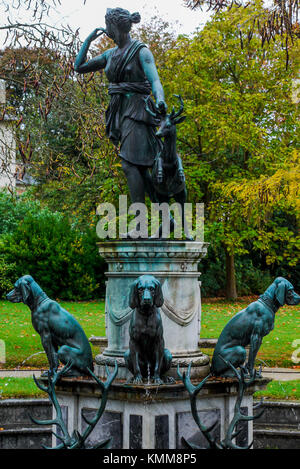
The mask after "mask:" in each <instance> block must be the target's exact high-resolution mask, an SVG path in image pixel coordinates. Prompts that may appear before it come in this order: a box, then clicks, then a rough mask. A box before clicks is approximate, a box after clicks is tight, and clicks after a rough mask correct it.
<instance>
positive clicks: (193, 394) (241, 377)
mask: <svg viewBox="0 0 300 469" xmlns="http://www.w3.org/2000/svg"><path fill="white" fill-rule="evenodd" d="M221 358H222V360H223V361H224V362H225V363H226V365H228V366H229V367H230V368H231V369H232V370H233V372H234V374H235V376H236V377H237V379H238V382H239V389H238V395H237V399H236V403H235V406H234V415H233V418H232V420H231V422H230V424H229V427H228V430H227V432H226V436H225V438H224V439H223V440H222V441H221V442H217V441H216V438H215V437H213V436H212V435H211V431H212V430H213V429H214V428H215V426H216V425H217V422H215V423H214V424H213V425H212V426H211V427H209V428H207V427H205V425H203V424H202V423H201V421H200V418H199V414H198V412H197V405H196V398H197V394H198V393H199V391H200V390H201V389H202V387H203V385H204V384H205V383H206V381H207V380H208V378H210V377H211V376H212V374H211V373H210V374H209V375H208V376H206V378H204V379H203V380H202V381H201V383H199V384H198V385H197V386H194V385H193V384H192V383H191V380H190V374H191V364H190V365H189V367H188V372H187V375H185V373H183V375H182V374H181V373H180V371H179V366H178V368H177V373H178V376H179V377H180V379H181V380H182V381H183V384H184V386H185V388H186V390H187V391H188V393H189V395H190V401H191V411H192V415H193V418H194V420H195V422H196V424H197V425H198V427H199V429H200V431H201V432H202V433H203V435H204V436H205V438H206V440H207V441H208V443H209V446H210V448H211V449H250V448H251V446H252V445H253V441H252V442H251V443H250V444H249V445H247V446H245V447H244V446H243V447H242V446H238V445H236V444H235V443H233V441H232V440H233V439H234V438H236V437H237V436H238V435H239V433H240V432H241V431H242V430H238V431H236V432H234V430H235V429H236V426H237V424H238V423H239V422H242V421H252V420H255V419H257V418H259V417H260V416H261V415H262V414H263V412H264V409H262V410H261V411H260V412H259V413H258V414H256V415H253V416H248V415H243V414H242V413H241V404H242V400H243V397H244V393H245V390H246V389H247V388H248V387H249V386H250V385H251V384H253V382H254V381H255V379H256V377H257V372H256V370H255V372H254V375H253V376H252V377H251V378H250V379H249V380H248V381H246V380H245V372H244V370H243V368H240V370H241V372H240V373H239V372H238V370H237V369H236V368H235V367H234V366H233V365H232V364H231V363H230V362H228V361H227V360H224V358H223V357H221ZM262 403H263V399H262V400H261V401H260V402H259V403H258V404H256V405H255V406H253V409H257V408H259V407H260V406H261V405H262ZM182 441H183V442H184V444H185V445H186V446H188V447H190V448H192V449H199V448H197V446H196V445H191V443H188V442H187V441H186V440H185V439H184V438H182Z"/></svg>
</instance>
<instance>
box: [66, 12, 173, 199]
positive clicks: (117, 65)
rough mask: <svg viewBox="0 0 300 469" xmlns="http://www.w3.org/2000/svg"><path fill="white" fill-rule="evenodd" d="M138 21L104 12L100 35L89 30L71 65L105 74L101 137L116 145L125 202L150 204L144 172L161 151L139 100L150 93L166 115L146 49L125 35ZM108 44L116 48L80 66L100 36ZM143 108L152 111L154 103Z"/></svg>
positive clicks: (154, 122) (149, 187)
mask: <svg viewBox="0 0 300 469" xmlns="http://www.w3.org/2000/svg"><path fill="white" fill-rule="evenodd" d="M139 21H140V15H139V14H138V13H133V14H132V15H131V14H130V13H129V11H127V10H124V9H122V8H115V9H108V10H107V13H106V16H105V22H106V29H104V28H97V29H95V30H94V31H93V32H92V33H91V34H90V35H89V36H88V38H87V39H86V40H85V41H84V43H83V45H82V47H81V49H80V51H79V53H78V55H77V58H76V61H75V70H76V72H78V73H88V72H95V71H98V70H102V69H104V70H105V73H106V76H107V78H108V80H109V82H110V84H109V88H108V92H109V94H110V97H111V99H110V104H109V107H108V109H107V112H106V133H107V135H108V137H109V138H110V139H111V140H112V142H113V143H114V144H115V145H119V144H120V157H121V161H122V167H123V170H124V172H125V175H126V178H127V182H128V186H129V190H130V196H131V201H132V202H133V203H134V202H142V203H143V202H144V201H145V191H146V192H147V193H148V194H149V196H150V199H151V200H152V201H155V195H154V192H153V188H152V184H151V178H150V174H149V171H148V168H150V167H152V165H153V162H154V158H155V156H156V154H157V153H158V151H159V148H160V146H161V144H160V141H159V139H158V138H157V137H156V136H155V127H156V126H157V124H158V122H157V120H156V119H155V118H153V117H152V116H151V115H149V113H147V111H146V110H145V102H144V100H145V98H146V97H149V95H150V93H151V91H152V93H153V95H154V98H155V101H156V108H157V109H158V110H160V111H166V109H167V105H166V103H165V98H164V91H163V87H162V85H161V82H160V79H159V76H158V72H157V69H156V66H155V62H154V58H153V55H152V53H151V52H150V50H149V49H148V47H147V46H146V45H145V44H143V43H141V42H140V41H137V40H132V39H131V37H130V34H129V32H130V30H131V27H132V24H133V23H138V22H139ZM103 33H105V34H107V36H108V37H110V38H111V39H113V40H114V42H115V43H116V44H117V46H116V47H114V48H112V49H109V50H107V51H105V52H104V53H103V54H101V55H99V56H98V57H95V58H93V59H91V60H88V61H86V55H87V52H88V49H89V47H90V44H91V42H92V41H94V40H95V39H97V38H98V37H99V36H100V35H101V34H103ZM148 105H149V106H150V107H151V109H152V110H153V111H154V109H155V105H154V102H153V101H152V100H151V99H149V103H148Z"/></svg>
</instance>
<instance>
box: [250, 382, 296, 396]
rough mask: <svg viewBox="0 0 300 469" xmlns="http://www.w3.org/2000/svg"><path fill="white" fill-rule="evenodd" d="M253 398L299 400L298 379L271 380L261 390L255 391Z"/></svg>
mask: <svg viewBox="0 0 300 469" xmlns="http://www.w3.org/2000/svg"><path fill="white" fill-rule="evenodd" d="M254 397H255V399H260V398H262V397H263V398H264V399H271V400H274V401H276V400H280V401H281V400H299V399H300V380H299V379H298V380H294V381H272V382H271V383H269V384H268V385H267V388H266V389H264V390H263V391H257V392H256V393H255V394H254Z"/></svg>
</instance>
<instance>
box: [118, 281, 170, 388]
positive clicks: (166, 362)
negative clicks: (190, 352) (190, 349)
mask: <svg viewBox="0 0 300 469" xmlns="http://www.w3.org/2000/svg"><path fill="white" fill-rule="evenodd" d="M163 302H164V299H163V295H162V290H161V285H160V282H159V281H158V280H157V279H156V278H155V277H153V276H152V275H142V276H141V277H139V278H138V279H137V280H136V281H135V282H134V283H133V284H132V286H131V290H130V296H129V306H130V307H131V308H132V309H134V311H133V313H132V317H131V322H130V326H129V335H130V342H129V350H127V352H126V353H125V355H124V359H125V364H126V367H127V368H128V369H129V371H130V372H131V373H132V374H133V379H132V381H133V383H134V384H142V383H143V379H144V380H148V381H149V380H151V381H153V382H154V383H155V384H163V382H169V383H170V382H174V380H173V379H172V378H169V377H164V374H165V373H166V372H167V371H168V370H169V368H170V367H171V362H172V355H171V353H170V352H169V350H168V349H165V346H164V338H163V326H162V320H161V316H160V312H159V310H158V308H159V307H160V306H162V305H163Z"/></svg>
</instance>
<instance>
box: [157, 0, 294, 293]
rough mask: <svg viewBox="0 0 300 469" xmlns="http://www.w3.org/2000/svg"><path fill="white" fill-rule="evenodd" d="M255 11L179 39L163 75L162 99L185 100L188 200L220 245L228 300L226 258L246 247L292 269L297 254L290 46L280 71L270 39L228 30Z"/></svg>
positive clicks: (221, 18)
mask: <svg viewBox="0 0 300 469" xmlns="http://www.w3.org/2000/svg"><path fill="white" fill-rule="evenodd" d="M262 10H263V7H262V6H261V5H260V3H257V4H256V5H252V6H249V7H248V8H246V9H241V8H234V7H233V8H232V9H231V10H230V11H229V12H226V13H219V14H217V15H216V16H215V17H214V18H213V19H212V21H210V22H209V23H208V24H207V25H206V26H205V28H204V29H203V31H201V32H198V33H197V34H196V35H195V36H194V38H193V39H192V40H191V39H190V38H188V37H184V36H183V37H181V38H180V39H179V40H178V42H177V46H176V48H174V49H173V50H172V51H170V53H169V63H168V67H167V69H166V70H165V73H164V76H163V80H164V83H165V89H166V90H167V92H168V95H169V99H171V95H173V94H179V93H180V94H181V95H182V96H183V99H184V102H185V112H186V115H187V119H186V121H185V122H184V123H183V124H181V126H180V127H179V133H178V141H179V145H180V150H181V156H182V158H183V162H184V166H185V168H186V173H187V182H188V187H189V194H190V199H191V200H193V201H194V202H199V201H203V202H204V203H205V206H206V213H207V220H206V229H207V239H208V240H209V241H210V242H211V243H212V244H213V245H215V246H217V245H221V246H223V249H224V252H225V254H226V269H225V270H226V278H227V281H226V284H227V288H226V290H227V297H231V298H235V297H236V296H237V291H236V280H235V262H234V260H235V256H236V255H237V254H239V255H240V254H245V253H247V252H249V241H250V242H251V249H260V250H261V251H262V252H264V253H265V254H266V255H267V260H268V262H269V263H272V262H277V263H278V262H279V263H280V261H281V260H282V259H285V260H287V261H288V262H290V265H295V259H297V258H298V256H299V251H297V249H296V246H297V243H299V238H298V241H297V242H296V241H293V240H294V239H295V238H296V237H297V226H296V220H297V219H298V218H297V217H299V213H297V209H296V204H295V197H296V194H297V189H296V186H297V182H298V184H299V176H298V175H299V170H298V166H296V165H298V164H299V162H298V161H299V160H298V156H297V153H296V148H297V144H299V140H298V141H297V138H298V137H297V135H299V132H298V133H297V129H299V127H298V126H299V121H298V117H299V115H298V108H297V106H296V105H295V104H294V103H293V102H292V99H291V96H292V84H293V79H294V78H295V77H296V76H297V71H298V67H299V63H298V62H297V60H298V58H297V56H298V55H297V53H295V51H296V50H299V41H295V44H294V46H293V47H290V57H293V60H291V63H290V68H289V69H288V70H287V69H286V62H285V51H284V49H283V48H282V47H281V44H280V41H279V39H278V38H277V39H278V40H277V41H271V42H270V43H269V44H265V45H264V47H263V48H262V47H261V43H260V41H261V39H260V37H259V35H254V36H253V37H252V39H251V41H249V40H248V37H247V34H246V33H244V34H242V35H241V34H240V32H239V30H238V28H237V25H238V24H240V23H241V22H242V21H246V20H247V18H251V16H253V14H257V15H260V14H262V13H263V11H262ZM283 41H284V38H283ZM241 43H242V47H241ZM297 48H298V49H297ZM272 187H273V188H275V187H276V191H273V190H272ZM267 194H269V196H268V197H266V195H267ZM287 194H289V197H287V196H286V195H287ZM278 204H279V205H278ZM279 208H280V210H281V213H282V212H284V213H291V212H292V214H293V218H294V220H295V221H294V223H293V228H291V229H290V230H287V229H283V227H282V226H280V223H279V222H278V217H277V221H276V211H278V210H279ZM298 249H299V246H298ZM276 250H277V257H276V255H275V252H276ZM279 253H280V255H279Z"/></svg>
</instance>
